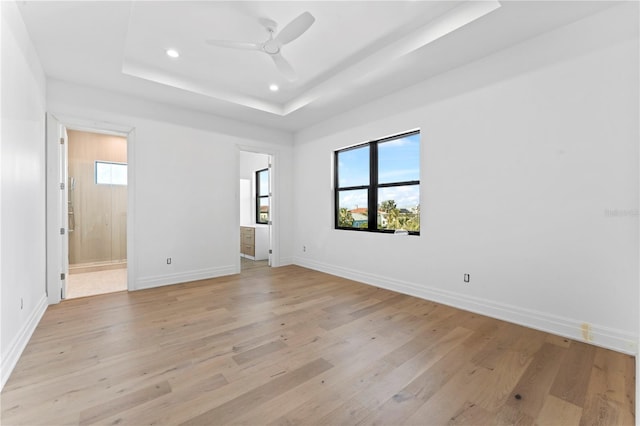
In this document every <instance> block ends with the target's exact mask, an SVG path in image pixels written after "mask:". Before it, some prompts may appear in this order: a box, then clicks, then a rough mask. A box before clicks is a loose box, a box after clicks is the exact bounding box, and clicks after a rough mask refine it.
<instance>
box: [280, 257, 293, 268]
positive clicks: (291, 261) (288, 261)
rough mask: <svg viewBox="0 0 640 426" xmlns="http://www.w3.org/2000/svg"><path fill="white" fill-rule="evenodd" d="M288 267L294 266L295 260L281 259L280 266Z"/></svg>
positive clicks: (289, 258)
mask: <svg viewBox="0 0 640 426" xmlns="http://www.w3.org/2000/svg"><path fill="white" fill-rule="evenodd" d="M287 265H293V258H292V257H281V258H280V263H279V264H278V266H287Z"/></svg>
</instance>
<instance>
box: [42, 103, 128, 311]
mask: <svg viewBox="0 0 640 426" xmlns="http://www.w3.org/2000/svg"><path fill="white" fill-rule="evenodd" d="M66 129H71V130H81V131H86V132H92V133H103V134H110V135H117V136H122V137H125V138H126V139H127V289H128V290H129V291H131V290H135V289H136V285H135V278H136V276H137V274H136V271H137V269H136V268H137V261H136V260H137V259H136V255H135V253H136V252H135V227H134V223H135V221H134V218H135V184H136V179H135V150H134V147H135V137H136V132H135V127H133V126H127V125H120V124H115V123H107V122H96V121H89V120H85V119H81V118H77V117H72V116H63V115H57V114H54V113H51V112H47V115H46V147H47V148H46V165H47V174H46V199H47V201H46V211H47V230H46V233H47V274H46V277H47V283H46V287H47V299H48V303H49V304H50V305H52V304H57V303H60V301H61V300H62V289H63V285H64V284H65V283H64V282H63V281H62V279H61V276H60V274H61V273H65V274H66V273H67V271H62V270H61V269H62V265H64V259H63V258H64V254H63V249H62V247H63V244H64V241H65V240H66V244H68V241H69V230H68V221H65V222H64V223H66V224H67V226H66V227H65V228H67V229H65V232H64V235H61V234H60V224H61V223H62V221H63V219H66V218H63V217H62V215H63V214H62V213H63V211H66V206H63V203H62V199H63V197H61V196H60V191H61V189H60V184H61V183H64V184H65V189H64V191H65V192H66V190H67V188H66V185H68V183H67V182H61V181H60V177H61V176H62V175H63V172H64V176H66V175H67V174H68V168H69V165H68V162H67V164H66V168H67V170H64V171H63V170H61V161H60V142H59V141H60V137H61V134H64V133H66ZM65 143H66V142H65ZM65 180H66V179H65ZM62 239H64V240H62ZM67 256H68V252H67ZM67 263H68V259H67ZM65 278H66V275H65Z"/></svg>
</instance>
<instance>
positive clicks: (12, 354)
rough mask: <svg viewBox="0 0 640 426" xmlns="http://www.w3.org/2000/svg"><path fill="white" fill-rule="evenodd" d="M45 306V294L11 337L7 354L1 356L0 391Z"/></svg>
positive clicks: (46, 304)
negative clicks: (17, 331)
mask: <svg viewBox="0 0 640 426" xmlns="http://www.w3.org/2000/svg"><path fill="white" fill-rule="evenodd" d="M47 306H48V303H47V296H46V295H43V296H42V298H41V299H40V301H39V302H38V304H37V305H36V307H35V308H34V310H33V311H32V312H31V314H30V315H29V318H28V319H27V322H25V324H24V326H23V327H22V329H21V330H20V332H19V333H18V335H17V336H16V337H15V338H14V339H13V341H12V342H11V345H9V350H8V351H7V355H6V356H3V357H2V365H1V366H0V372H1V373H0V391H1V390H2V389H3V388H4V385H5V383H7V380H9V377H10V376H11V373H12V372H13V369H14V368H15V367H16V364H17V363H18V360H19V359H20V355H22V352H23V351H24V348H26V347H27V343H29V339H31V336H32V335H33V332H34V331H35V329H36V327H37V326H38V323H39V322H40V320H41V319H42V316H43V315H44V313H45V311H46V310H47Z"/></svg>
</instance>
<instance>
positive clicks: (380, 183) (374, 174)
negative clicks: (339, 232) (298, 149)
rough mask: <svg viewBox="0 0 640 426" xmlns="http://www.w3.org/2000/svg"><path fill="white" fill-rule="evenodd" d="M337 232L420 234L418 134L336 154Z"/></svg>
mask: <svg viewBox="0 0 640 426" xmlns="http://www.w3.org/2000/svg"><path fill="white" fill-rule="evenodd" d="M335 228H336V229H351V230H361V231H372V232H395V231H396V230H405V231H409V234H412V235H419V234H420V131H419V130H417V131H412V132H408V133H403V134H401V135H397V136H391V137H388V138H384V139H380V140H377V141H373V142H368V143H365V144H361V145H357V146H353V147H350V148H345V149H341V150H339V151H336V152H335Z"/></svg>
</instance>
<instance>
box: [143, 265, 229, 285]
mask: <svg viewBox="0 0 640 426" xmlns="http://www.w3.org/2000/svg"><path fill="white" fill-rule="evenodd" d="M236 273H237V268H236V266H235V265H229V266H222V267H219V268H207V269H198V270H195V271H187V272H180V273H177V274H165V275H156V276H151V277H142V278H140V279H138V280H136V282H135V283H134V286H133V287H134V288H133V290H144V289H147V288H154V287H162V286H165V285H171V284H180V283H185V282H189V281H198V280H206V279H209V278H216V277H222V276H225V275H232V274H236Z"/></svg>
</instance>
